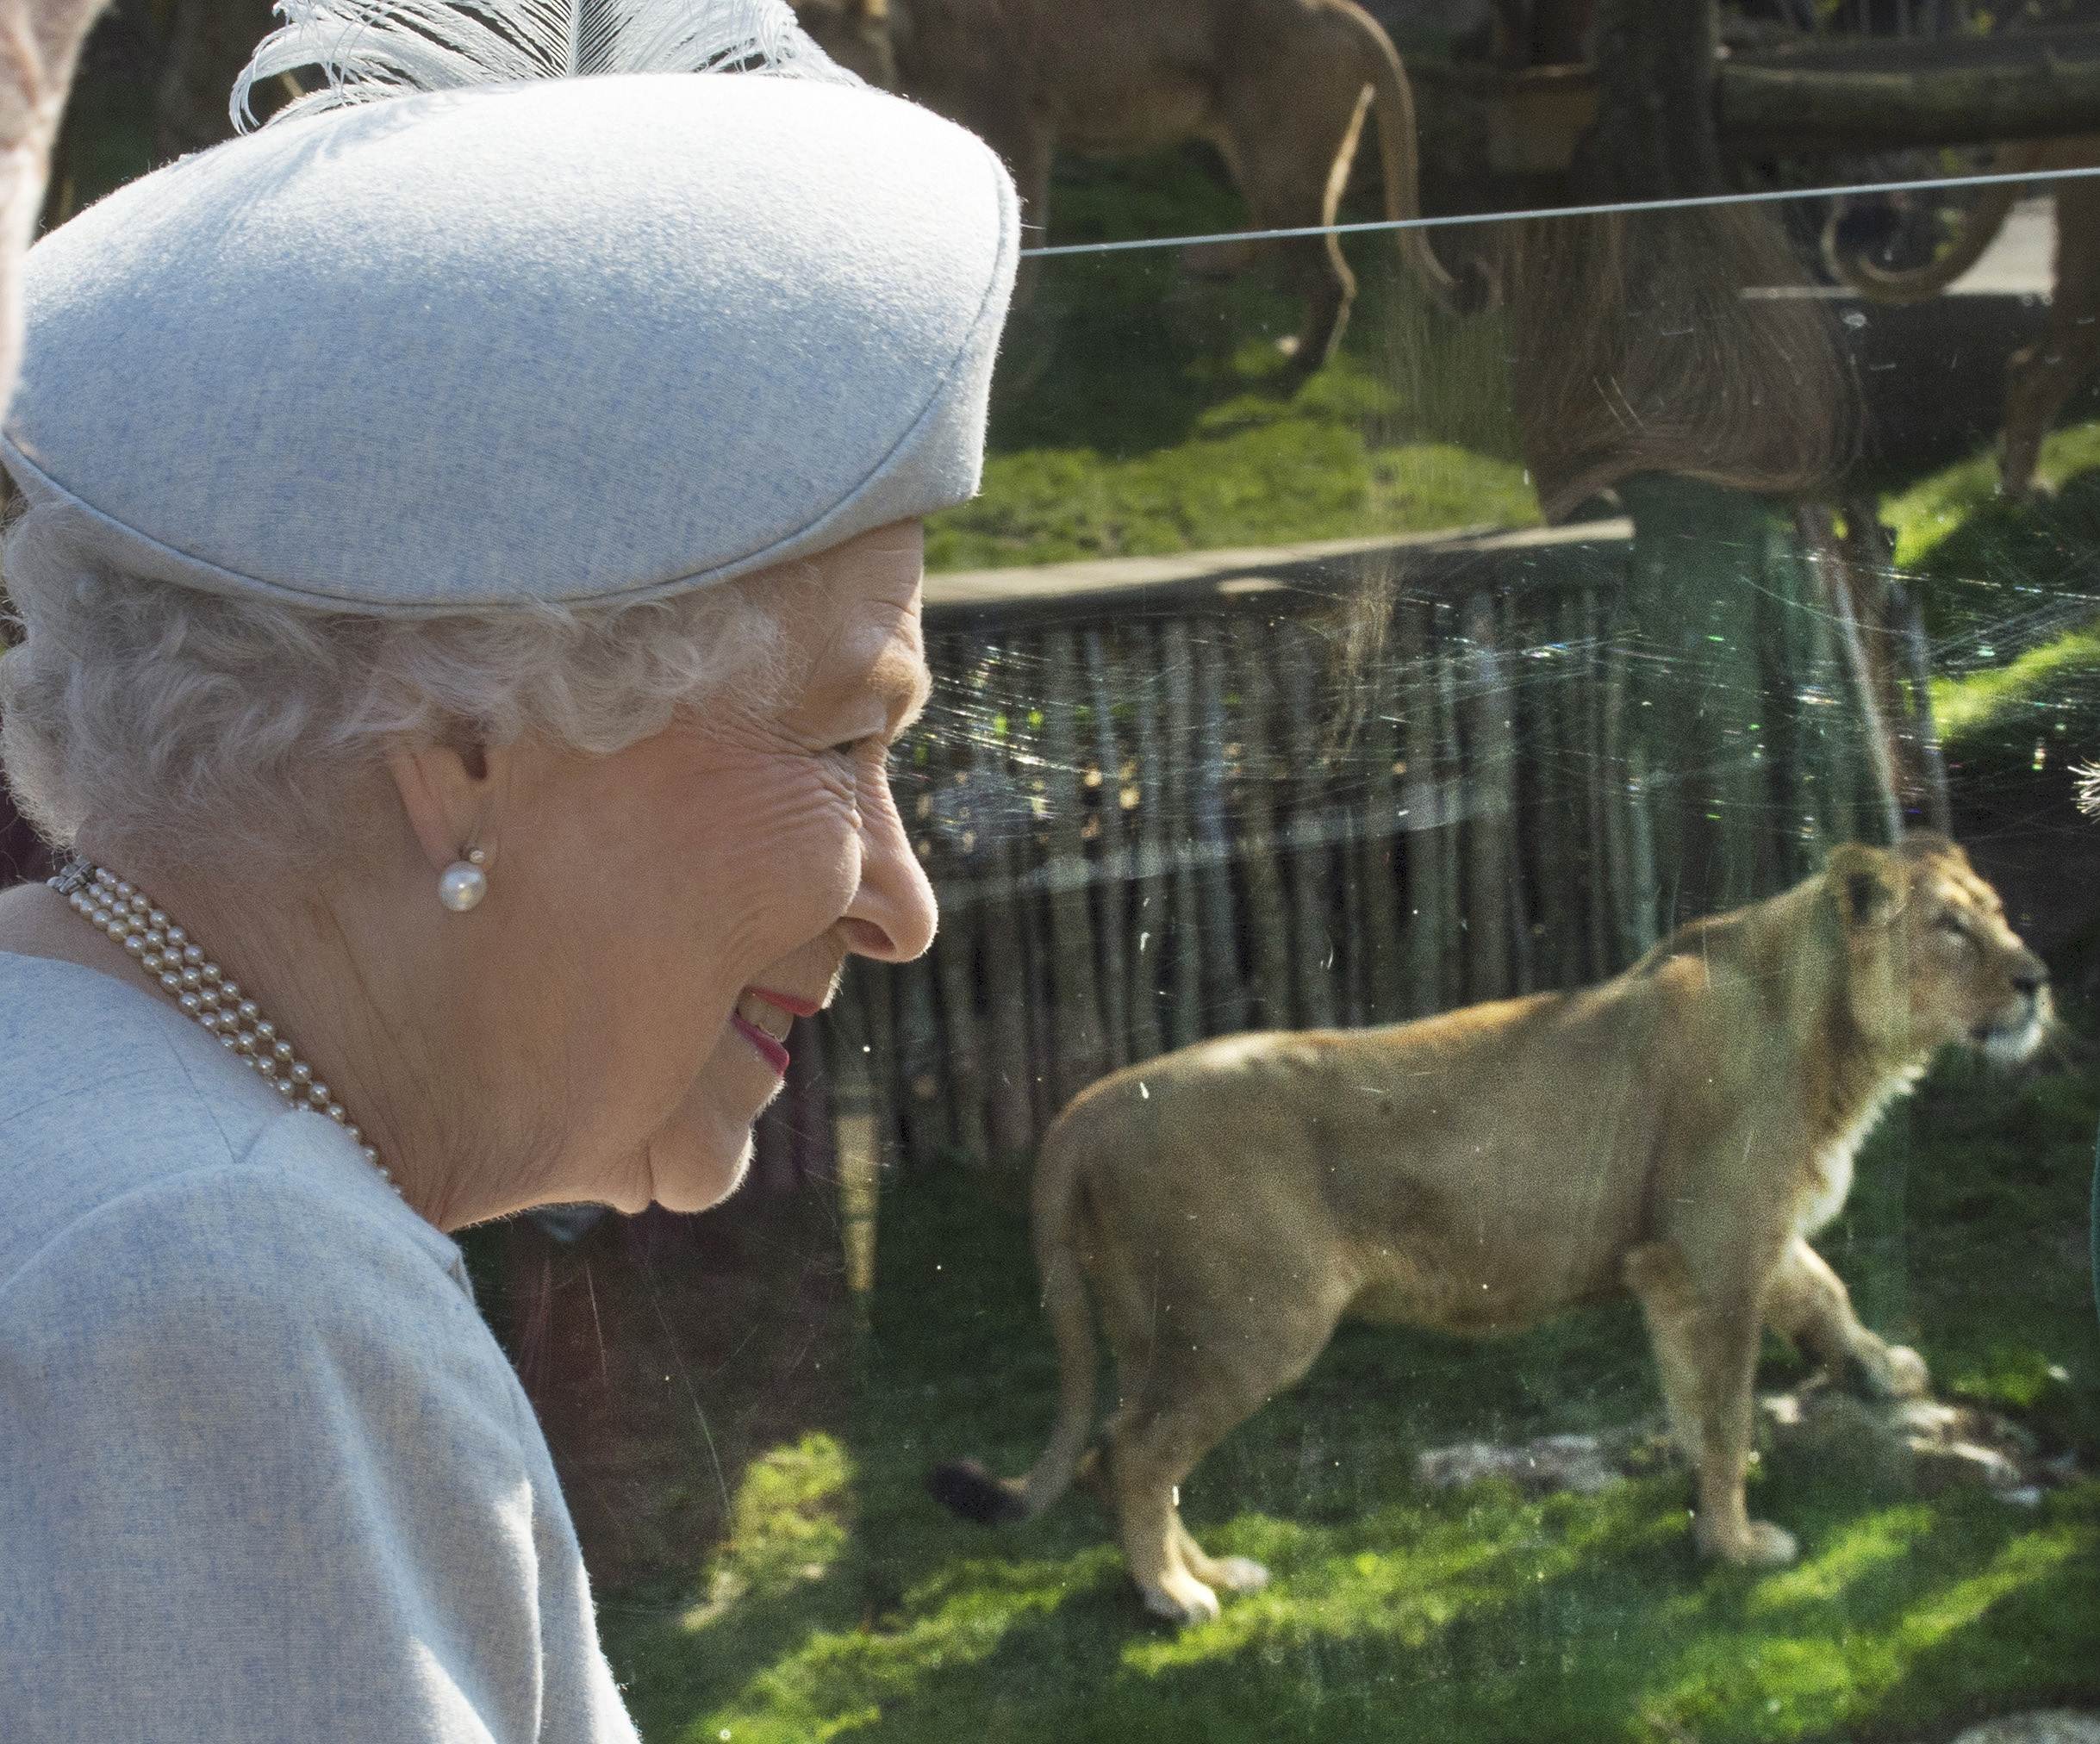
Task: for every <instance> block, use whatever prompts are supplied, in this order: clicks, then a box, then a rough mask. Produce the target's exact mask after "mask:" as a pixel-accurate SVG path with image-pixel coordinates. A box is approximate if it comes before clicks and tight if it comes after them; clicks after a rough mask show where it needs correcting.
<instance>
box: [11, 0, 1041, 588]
mask: <svg viewBox="0 0 2100 1744" xmlns="http://www.w3.org/2000/svg"><path fill="white" fill-rule="evenodd" d="M278 11H279V13H280V15H282V16H284V17H285V19H286V23H285V26H284V28H282V29H280V30H278V31H277V32H276V33H275V34H272V35H271V36H270V37H268V38H266V39H265V40H264V42H263V44H262V45H261V47H259V49H258V51H257V53H256V57H255V59H254V60H253V62H252V64H251V65H250V67H249V69H248V72H246V74H244V76H243V78H242V82H241V84H240V87H238V88H237V90H236V94H235V99H234V102H235V106H236V109H240V108H241V107H243V106H244V105H245V103H246V97H247V93H248V91H249V90H250V89H251V88H252V85H253V84H254V82H255V81H256V80H258V79H261V78H268V77H271V76H274V75H275V74H276V73H277V72H282V71H284V70H287V69H290V68H292V67H295V66H305V65H320V66H321V69H322V71H323V72H324V73H325V74H326V76H327V85H326V88H324V89H321V90H316V91H315V92H313V93H311V94H310V95H308V96H307V97H303V98H302V99H300V100H299V101H298V102H297V103H294V104H293V105H292V106H291V108H290V109H289V110H287V111H286V112H285V113H284V115H281V116H279V117H278V118H277V119H275V120H273V121H271V123H270V124H269V125H267V126H265V127H264V128H261V129H260V130H259V131H257V132H254V133H251V134H247V135H246V136H245V137H243V138H240V139H237V140H232V141H230V142H228V143H227V144H226V145H223V146H216V147H215V148H213V149H212V150H210V151H208V152H203V153H198V154H196V156H194V157H191V158H188V159H183V160H182V161H180V162H178V163H177V164H174V165H171V166H169V167H168V168H166V169H164V170H161V171H156V172H155V173H154V174H153V175H150V176H147V177H145V178H141V179H140V180H139V181H137V182H134V183H132V184H129V185H128V186H127V187H125V188H123V189H121V190H118V191H117V192H116V193H115V194H113V195H112V196H109V198H108V199H106V200H104V201H103V202H100V203H99V204H97V205H96V206H94V207H92V208H90V209H88V210H87V211H86V212H84V213H83V214H81V215H79V216H78V217H77V218H75V219H74V220H73V221H72V222H71V223H69V224H67V225H65V226H64V227H62V228H60V229H59V230H58V231H56V232H54V233H53V234H51V235H50V236H48V237H47V238H46V239H45V240H43V241H41V243H39V244H38V245H37V246H36V247H35V248H34V249H33V250H32V251H31V252H30V254H29V256H28V262H27V269H26V274H25V287H24V290H25V306H26V314H27V320H28V339H27V343H26V346H25V352H24V364H23V371H22V383H21V387H20V389H19V390H18V392H17V394H16V399H15V402H14V405H13V408H12V410H11V414H10V416H9V420H8V421H7V425H6V428H5V432H4V438H3V439H0V458H4V459H5V462H6V464H7V465H8V467H9V470H10V471H11V472H12V473H13V474H14V476H15V477H16V481H17V483H19V484H20V485H21V487H22V489H23V491H24V493H25V494H26V495H28V497H29V498H30V500H31V501H33V502H52V501H56V502H62V503H66V504H70V505H72V507H73V508H75V509H76V510H77V511H78V515H79V518H80V520H81V531H82V536H83V537H84V539H87V540H88V541H89V542H90V545H92V546H93V547H94V548H95V549H96V550H97V551H98V552H100V553H103V554H104V555H106V556H107V557H108V559H109V561H111V562H112V563H115V564H118V565H120V566H122V567H123V568H125V569H127V570H129V571H131V572H133V573H137V574H141V575H145V576H152V577H156V578H159V579H164V580H166V581H170V582H178V583H180V584H183V585H186V586H191V587H196V588H201V589H209V590H212V591H215V592H221V593H234V594H260V595H270V596H272V597H275V598H277V599H280V600H283V601H288V602H291V603H296V604H302V605H308V606H312V607H320V608H326V609H333V610H340V611H347V612H359V613H387V614H417V615H423V614H441V613H452V612H465V611H483V610H488V609H491V608H501V607H504V606H506V605H519V604H524V603H527V602H546V603H553V604H559V605H564V606H572V607H574V606H589V605H594V604H600V603H604V604H611V603H614V602H621V601H634V600H640V599H646V598H649V597H651V596H655V595H665V594H670V593H674V592H677V591H680V590H682V589H687V588H691V587H695V586H698V585H701V584H704V583H706V582H711V581H715V580H720V579H723V578H726V577H727V576H734V575H738V574H742V573H744V572H745V571H748V570H753V569H757V568H761V567H764V566H767V565H770V564H775V563H778V562H781V561H782V560H784V559H787V558H789V557H795V556H798V555H806V554H809V553H813V552H814V551H819V550H822V549H824V548H825V547H826V546H829V545H835V544H837V543H838V542H839V541H841V540H843V539H848V538H851V537H852V536H853V535H854V534H856V533H861V532H864V531H866V530H868V529H869V528H870V527H874V526H882V525H883V524H885V523H887V522H889V521H894V520H902V519H906V518H907V517H912V516H917V515H923V514H928V513H930V512H932V510H935V509H938V508H944V507H947V506H949V505H950V504H952V503H955V502H958V501H962V500H963V499H964V498H966V497H967V496H969V495H970V494H971V493H972V492H973V491H974V490H975V487H976V483H977V477H978V473H979V469H980V465H981V450H982V445H983V433H984V416H985V401H986V396H987V394H988V389H989V383H990V377H991V368H992V360H993V354H994V350H995V348H996V346H997V342H998V335H999V330H1000V325H1001V323H1002V321H1003V319H1004V315H1005V309H1006V299H1007V296H1008V294H1009V292H1010V290H1011V288H1012V283H1013V268H1014V261H1015V258H1016V254H1017V251H1018V246H1019V224H1018V215H1017V211H1016V204H1015V199H1014V195H1013V185H1012V183H1011V182H1010V180H1009V178H1007V176H1006V172H1005V171H1004V170H1003V169H1002V168H1001V167H1000V164H999V162H998V160H997V159H996V158H995V157H994V155H993V153H991V152H990V151H989V150H988V148H987V147H986V146H983V145H982V144H981V142H980V141H979V140H976V139H975V138H974V137H973V136H972V135H970V134H968V133H965V132H963V130H962V129H960V128H957V127H955V126H953V125H952V124H951V123H950V122H948V121H943V120H941V119H939V118H938V117H937V116H935V115H932V113H930V112H929V111H927V110H925V109H919V108H918V107H916V106H915V105H913V104H911V103H906V102H903V101H901V100H900V99H898V98H895V97H888V96H884V95H882V94H881V93H878V92H876V91H873V90H868V89H866V88H865V87H863V86H861V85H860V84H858V83H857V81H855V80H854V79H852V78H851V75H849V74H846V73H844V72H841V71H840V70H839V69H838V68H837V67H836V66H835V65H832V63H831V62H830V61H829V60H827V59H826V58H825V57H824V56H823V55H822V54H821V53H820V52H819V51H818V50H817V49H816V48H815V47H814V46H813V44H811V43H810V42H809V41H808V40H807V38H805V37H803V36H802V35H801V32H800V31H799V30H798V29H797V28H795V24H794V22H793V18H792V15H790V14H789V13H788V9H787V8H786V6H785V5H784V4H783V3H781V0H765V3H751V0H738V3H715V4H710V3H708V0H697V3H696V0H454V3H441V0H280V4H279V6H278ZM667 66H668V67H673V68H676V69H678V71H676V72H667V71H651V69H661V68H664V67H667ZM689 69H701V70H707V76H706V77H700V78H695V77H692V76H690V72H689ZM754 73H764V74H770V75H772V76H754ZM614 74H617V75H618V76H576V75H614ZM547 75H558V76H554V77H549V76H547ZM404 93H407V94H404ZM375 99H383V100H375Z"/></svg>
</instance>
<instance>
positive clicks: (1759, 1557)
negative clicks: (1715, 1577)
mask: <svg viewBox="0 0 2100 1744" xmlns="http://www.w3.org/2000/svg"><path fill="white" fill-rule="evenodd" d="M1799 1554H1801V1547H1800V1545H1799V1544H1798V1543H1797V1542H1795V1539H1794V1535H1793V1534H1792V1533H1791V1532H1789V1531H1788V1530H1787V1529H1785V1527H1784V1526H1774V1525H1773V1523H1772V1522H1771V1521H1769V1520H1753V1521H1751V1522H1750V1523H1749V1530H1748V1532H1747V1533H1746V1534H1745V1535H1744V1536H1743V1541H1742V1543H1741V1544H1740V1545H1738V1546H1736V1547H1735V1549H1734V1550H1732V1551H1731V1552H1730V1553H1729V1559H1728V1560H1729V1561H1730V1562H1739V1563H1741V1564H1742V1566H1744V1567H1746V1568H1783V1567H1785V1565H1786V1564H1788V1563H1790V1562H1792V1560H1794V1558H1795V1557H1797V1556H1798V1555H1799Z"/></svg>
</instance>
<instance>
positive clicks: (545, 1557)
mask: <svg viewBox="0 0 2100 1744" xmlns="http://www.w3.org/2000/svg"><path fill="white" fill-rule="evenodd" d="M0 1735H4V1736H5V1737H6V1738H7V1739H8V1740H9V1741H10V1744H81V1741H85V1740H93V1741H95V1744H132V1741H154V1744H159V1741H162V1740H167V1741H187V1740H197V1741H204V1740H209V1741H211V1744H287V1741H293V1740H297V1741H308V1740H311V1741H321V1740H327V1741H330V1744H362V1741H367V1740H369V1741H371V1744H381V1741H384V1744H420V1741H430V1744H437V1741H444V1744H456V1741H457V1744H465V1741H470V1740H471V1741H483V1740H495V1741H500V1744H518V1741H524V1740H539V1739H544V1740H547V1741H550V1744H552V1741H560V1744H571V1741H583V1744H595V1741H601V1740H631V1739H632V1738H633V1737H634V1736H635V1733H634V1729H633V1727H632V1723H631V1722H629V1720H628V1719H627V1717H626V1712H625V1710H624V1709H623V1707H622V1704H621V1703H620V1696H619V1693H618V1691H616V1689H615V1688H614V1683H613V1678H612V1673H611V1672H610V1670H609V1669H608V1666H607V1664H606V1661H605V1658H604V1655H603V1654H602V1652H601V1650H600V1647H599V1646H598V1641H597V1636H596V1631H595V1627H594V1624H593V1621H592V1615H591V1604H590V1595H589V1587H588V1584H587V1581H586V1578H585V1575H584V1571H583V1560H582V1558H581V1556H580V1555H579V1554H578V1551H577V1548H576V1534H575V1530H574V1529H573V1527H572V1526H571V1525H570V1519H569V1514H568V1510H567V1509H566V1508H565V1507H564V1504H563V1502H562V1498H561V1495H560V1492H559V1491H558V1488H557V1487H556V1483H555V1477H554V1470H553V1467H552V1465H551V1462H550V1461H549V1458H548V1454H547V1449H546V1443H545V1440H544V1438H543V1437H542V1436H541V1435H540V1432H539V1427H538V1425H537V1424H536V1423H534V1421H533V1414H532V1410H531V1407H530V1405H528V1404H527V1400H526V1397H525V1394H524V1392H523V1391H522V1389H521V1388H520V1386H519V1385H518V1382H517V1380H516V1378H515V1376H514V1373H513V1372H512V1369H511V1367H510V1365H509V1363H508V1361H506V1360H505V1358H504V1355H503V1353H502V1350H501V1349H500V1348H498V1347H497V1345H496V1343H495V1339H494V1338H493V1337H491V1336H490V1335H489V1330H488V1328H487V1326H486V1325H485V1324H483V1321H482V1318H481V1317H480V1315H479V1314H478V1313H477V1311H476V1310H475V1307H474V1304H473V1301H472V1299H471V1297H470V1294H469V1291H468V1286H467V1280H466V1275H465V1273H464V1270H463V1268H462V1265H461V1260H460V1254H459V1249H458V1247H456V1246H455V1245H454V1244H453V1243H452V1242H451V1241H450V1240H448V1239H447V1238H446V1236H443V1235H440V1234H439V1232H438V1231H437V1230H434V1229H433V1228H432V1227H431V1226H430V1225H429V1224H426V1223H424V1222H423V1221H422V1219H421V1218H418V1217H416V1216H415V1215H414V1212H412V1211H409V1210H408V1207H407V1206H405V1205H402V1203H401V1202H400V1201H399V1200H398V1199H396V1198H395V1196H394V1194H393V1193H392V1192H391V1190H390V1189H389V1187H387V1186H386V1185H385V1184H384V1183H383V1181H382V1180H380V1179H379V1178H378V1176H377V1174H376V1173H375V1172H374V1171H373V1170H372V1169H371V1168H370V1167H369V1166H368V1165H367V1164H366V1163H365V1160H364V1159H363V1157H362V1156H360V1155H358V1151H357V1150H356V1149H355V1148H354V1147H353V1146H352V1144H351V1143H349V1141H348V1140H347V1139H346V1137H345V1136H344V1134H343V1132H342V1131H341V1130H340V1128H338V1127H335V1126H334V1125H333V1124H330V1123H329V1122H328V1121H327V1120H326V1119H324V1118H321V1117H320V1116H318V1115H315V1114H311V1113H306V1112H297V1113H295V1112H291V1111H290V1109H288V1108H287V1107H286V1106H285V1105H284V1103H283V1102H282V1101H280V1100H279V1099H278V1098H277V1095H276V1094H275V1093H273V1092H272V1091H271V1090H270V1089H269V1088H268V1087H266V1086H265V1085H264V1084H263V1083H261V1081H259V1080H258V1079H257V1078H256V1077H255V1075H254V1074H252V1073H251V1072H249V1071H248V1070H247V1069H246V1068H244V1067H242V1066H241V1065H240V1064H239V1063H237V1062H235V1061H234V1060H233V1059H232V1058H231V1057H230V1056H228V1055H227V1053H226V1052H225V1050H223V1049H221V1046H220V1045H219V1044H218V1043H216V1042H215V1040H213V1038H212V1037H210V1036H209V1035H207V1034H206V1033H205V1032H204V1031H202V1030H200V1029H198V1028H196V1026H195V1025H192V1024H191V1023H190V1021H189V1020H188V1019H187V1018H184V1017H183V1016H182V1015H181V1014H180V1013H179V1012H176V1011H175V1010H174V1009H173V1008H172V1007H171V1006H167V1005H165V1003H163V1002H162V1001H160V1000H157V999H155V998H154V997H153V996H152V994H151V993H149V992H147V991H146V989H145V988H143V987H128V986H127V985H125V984H124V983H122V982H121V981H115V980H113V979H111V978H109V977H108V976H106V975H100V974H97V972H95V971H93V970H91V969H82V968H78V967H76V966H73V965H71V964H65V963H57V962H44V961H41V960H38V959H34V958H28V957H22V956H9V955H5V954H0Z"/></svg>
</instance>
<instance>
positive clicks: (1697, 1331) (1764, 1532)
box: [1624, 1242, 1796, 1567]
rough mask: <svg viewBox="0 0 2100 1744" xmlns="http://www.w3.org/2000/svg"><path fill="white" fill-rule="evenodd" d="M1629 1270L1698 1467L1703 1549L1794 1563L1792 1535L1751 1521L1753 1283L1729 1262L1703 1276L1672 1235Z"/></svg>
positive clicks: (1628, 1264) (1665, 1390)
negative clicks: (1747, 1491)
mask: <svg viewBox="0 0 2100 1744" xmlns="http://www.w3.org/2000/svg"><path fill="white" fill-rule="evenodd" d="M1624 1275H1625V1280H1626V1286H1627V1287H1628V1288H1629V1289H1630V1290H1631V1291H1632V1292H1634V1295H1635V1296H1636V1298H1637V1299H1639V1301H1640V1304H1641V1311H1642V1315H1643V1316H1644V1317H1646V1319H1647V1321H1648V1339H1649V1342H1651V1344H1652V1345H1653V1346H1654V1352H1655V1367H1656V1368H1657V1370H1658V1371H1659V1373H1661V1380H1662V1396H1663V1399H1664V1402H1665V1403H1666V1404H1667V1405H1668V1407H1669V1412H1670V1423H1671V1426H1672V1428H1673V1429H1674V1431H1675V1433H1676V1436H1677V1441H1678V1445H1679V1447H1681V1448H1683V1449H1684V1452H1685V1458H1686V1461H1687V1462H1688V1463H1689V1464H1690V1465H1691V1467H1692V1484H1693V1491H1694V1498H1695V1507H1694V1523H1693V1536H1694V1539H1695V1540H1696V1542H1697V1543H1698V1548H1699V1550H1700V1553H1701V1554H1704V1555H1707V1556H1713V1557H1718V1558H1720V1559H1721V1560H1723V1561H1726V1562H1737V1563H1746V1564H1749V1565H1751V1566H1762V1567H1769V1566H1774V1565H1776V1564H1779V1563H1783V1562H1791V1561H1792V1560H1793V1559H1794V1554H1795V1548H1796V1547H1795V1543H1794V1539H1793V1535H1792V1533H1789V1532H1786V1531H1785V1530H1783V1529H1781V1528H1779V1527H1777V1526H1774V1525H1773V1524H1772V1523H1770V1522H1769V1521H1765V1520H1753V1519H1751V1518H1750V1517H1749V1510H1748V1503H1747V1501H1746V1498H1745V1497H1744V1493H1743V1484H1744V1480H1745V1478H1746V1477H1747V1475H1748V1471H1749V1463H1750V1423H1751V1383H1752V1380H1754V1376H1755V1373H1756V1367H1757V1346H1758V1340H1759V1337H1760V1334H1761V1333H1762V1331H1763V1322H1762V1318H1761V1316H1760V1306H1759V1303H1758V1300H1757V1292H1756V1290H1755V1288H1754V1285H1753V1284H1752V1282H1751V1280H1749V1279H1748V1278H1747V1277H1745V1276H1743V1275H1742V1274H1741V1273H1740V1272H1735V1271H1734V1270H1733V1269H1732V1268H1731V1269H1730V1270H1729V1271H1724V1272H1722V1273H1721V1274H1719V1275H1718V1277H1717V1279H1716V1280H1712V1281H1709V1282H1705V1283H1702V1281H1701V1280H1699V1279H1698V1278H1697V1277H1695V1276H1694V1274H1693V1273H1692V1268H1690V1267H1689V1266H1688V1265H1687V1264H1686V1261H1685V1258H1684V1255H1683V1254H1682V1253H1681V1252H1680V1251H1679V1249H1678V1248H1677V1247H1676V1246H1675V1245H1674V1244H1673V1243H1669V1242H1652V1243H1648V1244H1647V1245H1646V1246H1644V1247H1640V1248H1636V1249H1634V1250H1633V1251H1632V1252H1631V1253H1630V1254H1629V1255H1627V1256H1626V1261H1625V1266H1624Z"/></svg>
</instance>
